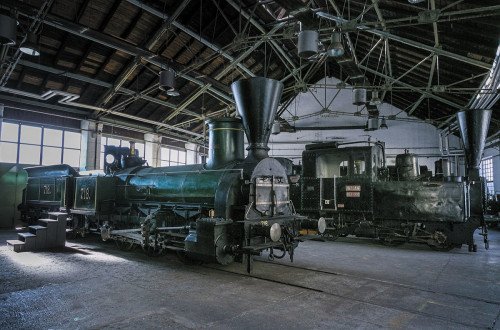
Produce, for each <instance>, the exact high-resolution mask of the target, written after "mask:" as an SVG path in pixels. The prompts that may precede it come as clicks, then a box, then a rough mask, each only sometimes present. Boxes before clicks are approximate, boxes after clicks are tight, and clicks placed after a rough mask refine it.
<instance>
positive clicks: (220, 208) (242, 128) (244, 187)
mask: <svg viewBox="0 0 500 330" xmlns="http://www.w3.org/2000/svg"><path fill="white" fill-rule="evenodd" d="M231 88H232V90H233V94H234V98H235V102H236V108H237V111H238V113H239V115H240V117H241V120H240V119H238V118H230V117H227V118H218V119H212V120H210V121H208V126H209V157H208V162H207V163H206V164H198V165H186V166H175V167H159V168H152V167H148V166H143V165H144V163H145V161H144V160H143V159H142V158H139V157H138V156H137V155H136V154H135V150H134V147H133V144H131V148H130V150H129V148H118V147H106V148H105V154H104V157H105V172H106V173H107V174H106V175H105V176H95V175H94V176H83V175H79V174H78V173H76V172H75V171H73V170H72V169H71V168H70V167H69V166H67V165H55V166H41V167H33V168H28V169H26V170H27V172H28V184H27V188H26V193H25V199H24V203H23V210H24V212H23V213H24V214H25V216H26V217H29V216H30V213H29V212H32V213H33V212H35V213H36V212H37V210H38V211H40V210H48V209H50V208H57V210H61V211H65V212H67V213H68V214H69V216H70V218H71V219H72V229H73V231H74V232H77V231H79V232H81V233H86V232H89V231H93V232H98V233H100V235H101V237H102V238H103V239H104V240H108V239H109V240H115V242H117V244H118V245H119V247H121V248H123V249H130V248H132V247H134V246H136V245H137V244H139V245H141V246H142V247H143V248H144V249H145V250H146V251H147V252H148V253H149V254H153V255H154V254H159V253H162V252H164V251H166V250H175V251H178V253H179V254H181V255H183V256H184V257H187V258H189V259H192V260H199V261H204V262H217V263H220V264H223V265H227V264H229V263H231V262H233V261H240V262H245V261H246V263H247V267H248V271H250V270H251V267H252V258H253V257H252V256H253V255H258V254H260V253H261V252H262V251H263V250H266V249H268V250H269V251H270V258H274V257H276V258H282V257H284V256H285V255H286V253H288V254H289V256H290V258H291V259H292V261H293V255H294V249H295V247H296V246H297V244H298V240H297V235H298V231H299V227H300V223H299V222H300V217H299V216H298V215H297V214H296V213H295V210H294V209H293V206H292V204H291V202H290V198H289V184H288V179H287V175H286V172H285V169H284V167H283V166H282V165H281V164H280V163H279V162H278V161H277V160H275V159H272V158H269V156H268V150H269V148H268V146H267V143H268V140H269V136H270V132H271V125H272V123H273V121H274V117H275V115H276V109H277V107H278V105H279V100H280V98H281V93H282V90H283V84H282V83H281V82H279V81H275V80H272V79H267V78H262V77H256V78H250V79H246V80H240V81H237V82H235V83H233V84H232V86H231ZM243 132H245V133H246V136H247V140H248V143H249V146H248V148H247V150H248V155H247V157H246V158H245V156H244V149H243V148H244V138H243ZM31 216H34V214H31ZM276 251H278V252H277V253H276V254H275V252H276Z"/></svg>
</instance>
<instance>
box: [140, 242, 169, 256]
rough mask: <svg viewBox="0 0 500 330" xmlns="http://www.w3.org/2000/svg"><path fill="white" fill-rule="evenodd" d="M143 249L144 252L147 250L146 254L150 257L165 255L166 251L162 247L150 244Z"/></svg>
mask: <svg viewBox="0 0 500 330" xmlns="http://www.w3.org/2000/svg"><path fill="white" fill-rule="evenodd" d="M142 250H143V251H144V252H146V255H147V256H148V257H159V256H161V255H163V253H164V251H163V250H162V249H159V248H157V247H154V246H149V245H146V246H143V247H142Z"/></svg>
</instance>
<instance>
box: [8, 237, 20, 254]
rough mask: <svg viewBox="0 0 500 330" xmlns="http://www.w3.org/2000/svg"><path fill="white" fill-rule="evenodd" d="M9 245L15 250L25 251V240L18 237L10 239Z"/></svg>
mask: <svg viewBox="0 0 500 330" xmlns="http://www.w3.org/2000/svg"><path fill="white" fill-rule="evenodd" d="M7 247H8V248H9V249H10V250H12V251H14V252H23V251H24V242H23V241H20V240H18V239H8V240H7Z"/></svg>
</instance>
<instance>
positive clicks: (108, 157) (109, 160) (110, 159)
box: [104, 154, 115, 164]
mask: <svg viewBox="0 0 500 330" xmlns="http://www.w3.org/2000/svg"><path fill="white" fill-rule="evenodd" d="M104 160H105V161H106V164H113V162H114V161H115V156H113V155H112V154H107V155H106V158H105V159H104Z"/></svg>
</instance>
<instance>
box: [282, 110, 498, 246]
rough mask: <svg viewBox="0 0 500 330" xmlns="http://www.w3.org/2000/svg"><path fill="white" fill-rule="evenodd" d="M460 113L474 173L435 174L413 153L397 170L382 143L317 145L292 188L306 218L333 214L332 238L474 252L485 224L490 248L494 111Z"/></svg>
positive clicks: (309, 150) (310, 149)
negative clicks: (483, 167)
mask: <svg viewBox="0 0 500 330" xmlns="http://www.w3.org/2000/svg"><path fill="white" fill-rule="evenodd" d="M457 116H458V123H459V127H460V130H461V135H462V138H463V141H464V146H465V153H466V161H467V165H468V169H467V176H466V177H457V176H450V171H449V170H448V171H446V170H445V171H438V173H439V174H438V175H437V176H434V177H431V176H430V175H429V174H428V172H430V171H422V173H420V172H419V171H420V168H419V166H418V160H417V157H416V155H414V154H409V153H405V154H401V155H398V156H397V157H396V166H395V167H389V166H386V156H385V146H384V144H383V143H380V142H377V143H371V144H369V145H368V146H366V143H365V142H363V143H365V146H355V145H351V146H346V145H339V144H337V143H323V144H312V145H308V146H307V147H306V150H305V151H304V152H303V153H302V172H301V175H300V179H299V181H298V182H297V183H295V184H292V187H291V189H292V201H293V202H294V205H295V207H296V208H297V210H298V212H299V213H300V214H301V215H305V216H308V217H309V218H314V219H325V221H326V229H325V231H324V233H325V236H326V237H329V238H330V239H336V238H337V237H339V236H347V235H356V236H359V237H373V238H379V239H380V240H381V241H382V243H384V244H387V245H398V244H402V243H404V242H407V241H414V242H421V243H426V244H428V245H429V246H430V247H432V248H433V249H436V250H445V251H447V250H450V249H452V248H456V247H460V246H462V244H468V246H469V251H472V250H474V251H475V250H476V249H477V247H476V245H475V244H474V239H473V234H474V232H475V230H476V229H477V228H482V233H481V234H482V235H483V236H484V243H485V246H486V248H488V240H487V228H486V226H485V222H484V216H483V214H484V210H485V196H486V194H485V183H484V179H483V178H481V177H479V164H480V161H481V155H482V152H483V149H484V142H485V138H486V134H487V129H488V124H489V119H490V116H491V111H490V110H473V111H462V112H459V113H458V114H457ZM438 164H441V165H443V164H445V165H446V162H445V160H442V161H440V162H439V163H438ZM441 168H443V166H441ZM444 168H446V166H444ZM290 181H291V182H293V181H294V180H293V179H291V180H290Z"/></svg>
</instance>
